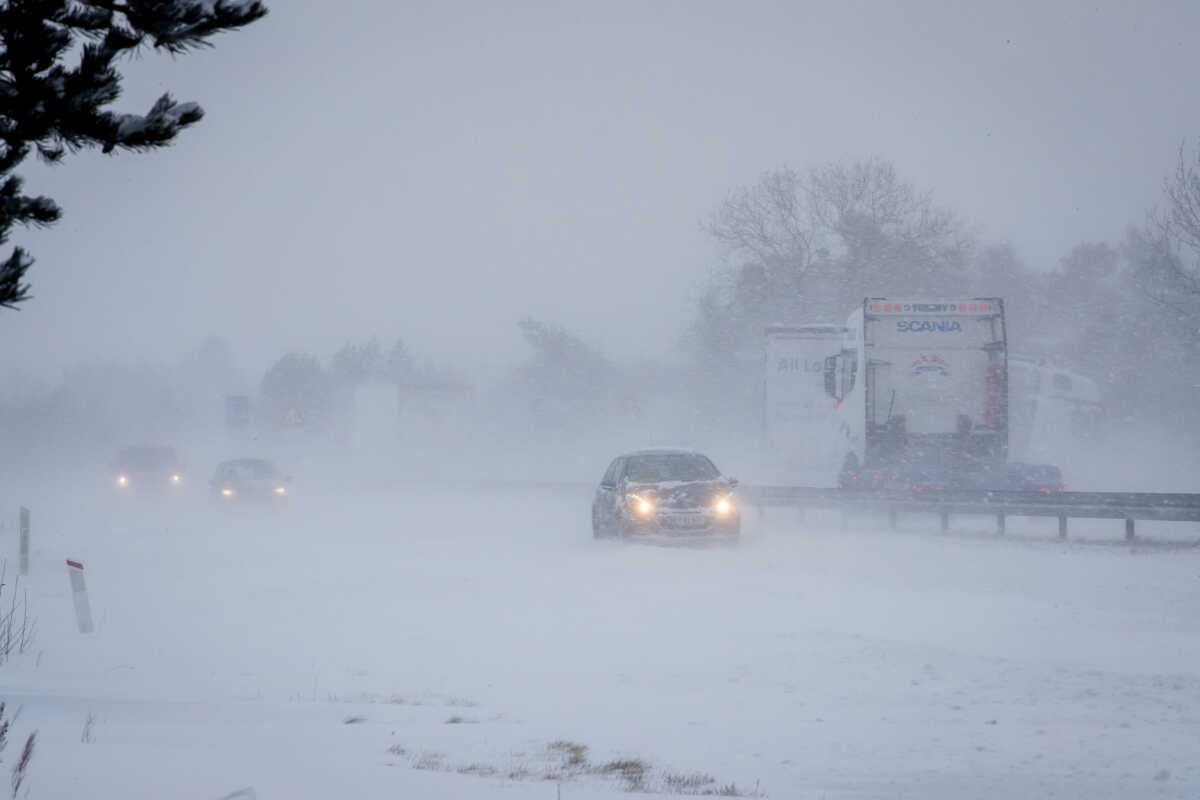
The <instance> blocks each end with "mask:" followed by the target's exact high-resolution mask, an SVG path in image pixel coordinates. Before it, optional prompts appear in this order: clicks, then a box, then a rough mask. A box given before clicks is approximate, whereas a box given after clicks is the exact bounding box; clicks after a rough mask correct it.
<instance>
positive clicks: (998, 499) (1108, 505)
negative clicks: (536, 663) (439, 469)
mask: <svg viewBox="0 0 1200 800" xmlns="http://www.w3.org/2000/svg"><path fill="white" fill-rule="evenodd" d="M384 486H386V487H387V488H389V489H418V490H419V489H429V488H454V489H460V490H468V491H500V492H509V491H520V492H533V493H539V494H554V495H571V496H574V497H583V496H587V495H588V494H590V493H591V492H592V491H593V490H594V489H595V485H594V484H592V483H584V482H579V481H568V480H559V481H553V480H549V481H539V480H529V479H519V478H518V479H494V478H478V479H469V478H468V479H457V480H447V479H440V478H432V479H428V478H418V479H399V480H393V481H388V482H386V484H384ZM738 494H739V495H740V496H741V498H742V501H743V502H744V503H748V504H752V505H756V506H759V507H761V508H767V507H772V506H775V507H790V508H832V509H843V510H864V511H877V512H886V513H887V515H888V522H889V524H890V525H891V526H892V527H895V525H896V517H897V515H899V514H901V513H921V514H937V515H939V516H940V517H941V528H942V531H943V532H945V531H947V530H948V529H949V527H950V515H952V514H958V515H964V514H965V515H977V516H978V515H987V516H994V517H995V518H996V524H997V527H998V529H999V532H1000V533H1004V529H1005V521H1006V519H1007V518H1008V517H1056V518H1057V519H1058V535H1059V536H1060V537H1063V538H1066V536H1067V520H1069V519H1070V518H1072V517H1075V518H1092V519H1115V520H1124V521H1125V538H1126V539H1128V540H1130V541H1132V540H1134V539H1135V528H1134V526H1135V522H1136V521H1137V520H1142V521H1159V522H1200V494H1166V493H1156V492H1005V491H992V490H961V489H954V490H945V491H932V490H927V491H905V492H889V491H884V490H879V491H875V490H870V489H859V490H855V489H821V488H815V487H807V486H749V485H742V486H741V487H739V488H738Z"/></svg>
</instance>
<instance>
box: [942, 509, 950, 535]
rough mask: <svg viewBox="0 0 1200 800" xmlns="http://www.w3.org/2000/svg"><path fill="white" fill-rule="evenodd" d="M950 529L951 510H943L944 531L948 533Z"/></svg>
mask: <svg viewBox="0 0 1200 800" xmlns="http://www.w3.org/2000/svg"><path fill="white" fill-rule="evenodd" d="M949 530H950V512H948V511H943V512H942V533H946V532H947V531H949Z"/></svg>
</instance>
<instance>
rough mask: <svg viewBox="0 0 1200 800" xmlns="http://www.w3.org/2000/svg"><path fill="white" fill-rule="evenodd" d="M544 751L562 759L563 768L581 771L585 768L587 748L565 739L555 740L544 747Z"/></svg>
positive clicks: (584, 745)
mask: <svg viewBox="0 0 1200 800" xmlns="http://www.w3.org/2000/svg"><path fill="white" fill-rule="evenodd" d="M546 750H548V751H549V752H550V753H551V754H553V755H557V756H558V757H560V758H561V759H562V762H563V766H566V767H574V768H577V769H582V768H584V767H586V766H587V763H588V760H587V754H588V746H587V745H586V744H580V743H579V742H571V741H567V740H566V739H556V740H554V741H553V742H551V743H550V744H548V745H546Z"/></svg>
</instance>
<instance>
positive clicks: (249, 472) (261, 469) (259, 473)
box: [233, 459, 279, 478]
mask: <svg viewBox="0 0 1200 800" xmlns="http://www.w3.org/2000/svg"><path fill="white" fill-rule="evenodd" d="M233 471H234V473H235V474H236V475H237V476H238V477H241V478H274V477H275V476H276V475H278V474H279V469H278V468H277V467H276V466H275V465H274V464H272V463H271V462H270V461H264V460H259V459H254V460H250V459H247V460H246V461H238V462H236V463H234V465H233Z"/></svg>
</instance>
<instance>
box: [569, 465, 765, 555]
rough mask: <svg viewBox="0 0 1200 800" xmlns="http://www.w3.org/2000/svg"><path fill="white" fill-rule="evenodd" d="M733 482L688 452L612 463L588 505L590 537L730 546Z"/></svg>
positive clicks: (735, 515)
mask: <svg viewBox="0 0 1200 800" xmlns="http://www.w3.org/2000/svg"><path fill="white" fill-rule="evenodd" d="M736 487H737V481H736V480H734V479H733V478H727V477H725V476H724V475H722V474H721V471H720V470H718V469H717V467H716V465H714V464H713V462H712V461H710V460H709V459H708V457H707V456H705V455H703V454H701V453H697V452H694V451H691V450H673V449H656V450H638V451H635V452H632V453H626V454H625V455H622V456H618V457H617V458H615V459H613V461H612V463H611V464H610V465H609V467H608V470H607V471H606V472H605V473H604V477H603V478H602V479H601V480H600V486H599V488H597V489H596V496H595V499H594V500H593V501H592V535H593V536H594V537H595V538H597V539H601V538H606V537H613V536H615V537H618V538H621V539H635V538H638V537H660V538H662V537H666V538H677V537H697V536H704V537H710V538H722V539H725V540H734V539H736V538H737V537H738V535H739V534H740V533H741V524H742V523H741V514H740V513H739V510H738V503H737V498H736V497H735V495H734V489H735V488H736Z"/></svg>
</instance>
